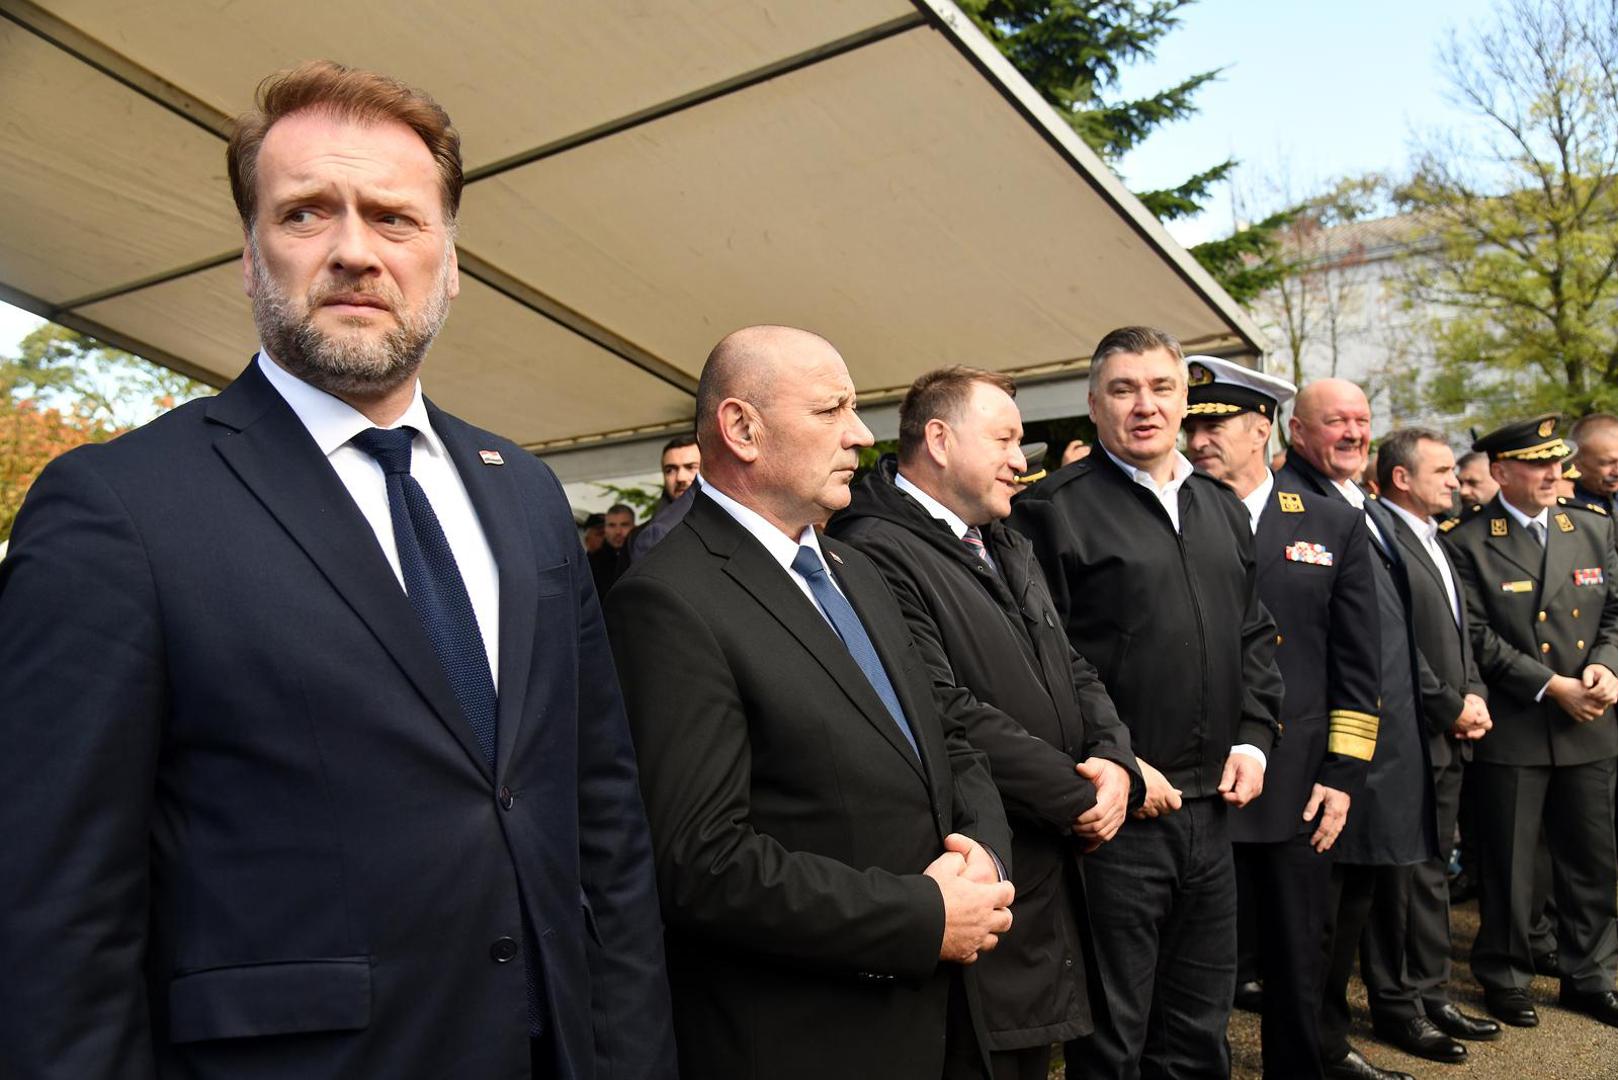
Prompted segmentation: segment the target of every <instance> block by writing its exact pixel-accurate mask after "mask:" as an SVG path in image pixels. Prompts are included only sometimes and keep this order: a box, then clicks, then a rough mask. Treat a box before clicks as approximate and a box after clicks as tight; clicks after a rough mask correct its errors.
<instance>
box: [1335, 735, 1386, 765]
mask: <svg viewBox="0 0 1618 1080" xmlns="http://www.w3.org/2000/svg"><path fill="white" fill-rule="evenodd" d="M1326 750H1327V752H1328V753H1333V754H1341V755H1343V756H1344V757H1351V758H1358V759H1359V760H1360V761H1370V760H1371V757H1372V755H1373V754H1375V753H1376V740H1375V739H1367V738H1365V737H1364V736H1361V735H1350V734H1348V732H1346V731H1333V732H1332V733H1331V734H1330V735H1328V736H1326Z"/></svg>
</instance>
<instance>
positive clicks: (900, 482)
mask: <svg viewBox="0 0 1618 1080" xmlns="http://www.w3.org/2000/svg"><path fill="white" fill-rule="evenodd" d="M893 483H894V486H895V487H897V488H899V490H901V491H906V492H909V493H910V497H911V498H913V499H915V500H916V501H917V502H919V503H921V508H922V509H923V510H925V511H927V512H928V513H929V514H931V515H932V516H933V517H935V518H937V519H938V520H939V521H942V522H943V523H944V524H945V525H948V526H949V530H950V532H952V533H954V534H955V539H957V540H962V539H964V538H965V536H966V529H967V525H966V521H965V520H964V519H963V518H962V517H961V515H959V514H957V513H956V512H955V511H953V510H951V509H950V508H949V507H947V506H945V505H944V504H943V503H941V502H939V501H938V500H937V499H935V498H933V497H932V496H931V495H929V494H927V493H926V492H925V491H923V490H921V488H919V487H917V486H916V485H915V484H912V483H911V482H910V481H909V480H908V479H907V478H906V477H905V474H904V473H902V472H901V473H895V474H894V477H893Z"/></svg>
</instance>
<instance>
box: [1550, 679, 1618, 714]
mask: <svg viewBox="0 0 1618 1080" xmlns="http://www.w3.org/2000/svg"><path fill="white" fill-rule="evenodd" d="M1545 693H1546V694H1548V695H1549V696H1550V698H1551V700H1552V701H1554V702H1556V704H1558V705H1560V706H1561V707H1562V711H1563V712H1565V713H1567V714H1568V715H1569V716H1571V717H1573V719H1575V720H1577V721H1579V722H1580V723H1581V724H1582V723H1587V722H1588V721H1591V720H1594V719H1596V718H1597V717H1599V716H1600V715H1601V714H1602V713H1604V712H1606V711H1607V710H1608V709H1609V708H1611V707H1612V706H1613V704H1614V703H1615V702H1618V675H1614V674H1613V673H1612V672H1611V671H1610V670H1608V668H1607V666H1606V665H1605V664H1589V665H1587V666H1586V667H1585V669H1584V674H1583V675H1582V676H1580V677H1579V678H1577V679H1575V678H1573V677H1572V676H1571V675H1552V676H1551V681H1550V682H1549V683H1547V684H1546V686H1545Z"/></svg>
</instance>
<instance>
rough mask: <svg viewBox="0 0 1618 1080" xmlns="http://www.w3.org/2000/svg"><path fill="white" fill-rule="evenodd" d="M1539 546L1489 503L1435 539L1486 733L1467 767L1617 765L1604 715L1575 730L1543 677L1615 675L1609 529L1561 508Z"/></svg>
mask: <svg viewBox="0 0 1618 1080" xmlns="http://www.w3.org/2000/svg"><path fill="white" fill-rule="evenodd" d="M1547 520H1548V523H1549V528H1548V530H1547V535H1546V541H1545V546H1544V547H1543V548H1542V547H1540V545H1539V542H1538V541H1537V540H1535V539H1534V538H1533V537H1532V535H1530V534H1529V532H1528V531H1527V530H1526V529H1524V528H1522V527H1521V526H1520V525H1518V524H1517V521H1516V519H1515V518H1513V517H1512V516H1511V514H1510V513H1508V512H1507V510H1506V508H1505V507H1504V506H1503V505H1502V503H1501V497H1500V496H1499V495H1496V496H1495V497H1494V501H1493V502H1490V503H1489V504H1488V505H1487V506H1485V507H1484V508H1483V511H1482V512H1481V513H1478V514H1475V515H1473V516H1472V517H1470V518H1468V519H1467V520H1466V521H1464V522H1462V523H1461V524H1460V525H1458V526H1457V527H1456V528H1454V529H1451V530H1450V531H1449V532H1448V533H1446V534H1445V540H1446V541H1447V542H1448V543H1449V545H1450V550H1451V552H1452V553H1453V554H1454V555H1455V566H1456V569H1458V570H1459V571H1460V574H1461V581H1462V582H1464V584H1465V590H1466V603H1467V609H1468V610H1467V618H1468V620H1469V622H1468V628H1469V629H1470V630H1471V633H1472V645H1473V648H1474V650H1475V651H1476V655H1477V663H1478V669H1479V671H1481V672H1482V674H1483V678H1484V680H1485V681H1486V682H1487V683H1488V685H1489V717H1490V719H1491V720H1493V721H1494V727H1493V728H1491V729H1490V730H1489V733H1488V734H1487V735H1485V736H1484V737H1483V738H1481V739H1479V740H1478V742H1477V750H1476V753H1477V760H1479V761H1486V762H1489V763H1491V764H1496V765H1580V764H1585V763H1587V762H1591V761H1600V760H1602V759H1604V758H1610V757H1614V756H1618V719H1615V718H1614V713H1613V710H1612V709H1608V710H1607V711H1606V712H1605V713H1603V714H1601V715H1600V716H1599V717H1597V718H1596V719H1594V720H1591V721H1589V722H1587V723H1580V722H1578V721H1576V720H1574V719H1573V717H1571V716H1569V715H1568V714H1567V713H1565V712H1563V711H1562V707H1561V706H1559V705H1557V704H1556V702H1554V701H1552V700H1551V698H1550V695H1548V694H1547V695H1546V696H1545V697H1544V698H1543V699H1541V700H1538V701H1536V700H1535V695H1537V694H1538V693H1539V692H1540V690H1541V689H1542V688H1543V687H1544V686H1545V684H1546V682H1548V681H1549V680H1550V677H1551V675H1553V674H1558V675H1571V676H1575V677H1576V676H1578V675H1580V674H1581V673H1582V672H1583V671H1584V668H1585V666H1586V665H1588V664H1604V665H1606V666H1607V667H1608V668H1609V669H1611V670H1613V671H1618V555H1614V552H1613V541H1612V528H1613V524H1612V519H1611V518H1609V517H1607V516H1606V515H1605V514H1602V513H1600V512H1598V511H1595V510H1591V509H1588V508H1586V507H1584V506H1582V505H1577V504H1574V503H1572V502H1570V501H1568V500H1561V502H1560V505H1558V506H1555V507H1552V508H1551V513H1550V515H1549V517H1548V519H1547Z"/></svg>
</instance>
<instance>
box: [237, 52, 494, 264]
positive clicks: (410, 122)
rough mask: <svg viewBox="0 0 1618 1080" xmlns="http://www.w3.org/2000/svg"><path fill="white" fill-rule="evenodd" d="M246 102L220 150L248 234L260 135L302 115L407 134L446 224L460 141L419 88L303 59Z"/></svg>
mask: <svg viewBox="0 0 1618 1080" xmlns="http://www.w3.org/2000/svg"><path fill="white" fill-rule="evenodd" d="M254 101H255V107H254V108H253V109H252V110H251V111H249V112H245V113H243V114H242V115H240V116H238V117H237V118H236V121H235V125H234V127H233V128H232V130H231V133H230V142H229V144H228V145H227V146H226V148H225V164H226V167H227V168H228V169H229V171H230V193H231V195H232V197H234V198H235V200H236V212H237V213H238V214H240V215H241V219H242V227H243V228H245V229H246V230H247V231H248V232H249V233H251V232H252V231H253V218H254V216H255V215H256V214H257V212H258V186H257V179H258V175H257V174H258V152H259V149H260V148H261V147H262V146H263V144H264V136H265V135H267V134H268V133H269V130H270V128H271V127H273V126H274V125H275V123H276V122H277V121H278V120H283V119H285V118H286V117H288V116H292V115H294V114H295V113H301V112H309V111H318V112H323V113H326V114H328V115H330V116H333V117H336V118H338V119H343V120H352V121H357V122H360V123H380V122H384V121H394V122H397V123H400V124H403V125H404V126H405V127H408V128H409V129H410V130H411V131H414V132H415V133H416V134H417V135H419V136H420V137H421V141H422V142H424V143H426V144H427V149H428V151H429V152H430V153H431V154H432V155H433V161H434V163H435V164H436V165H437V166H438V179H439V186H440V187H441V188H442V193H443V198H444V218H445V220H446V221H448V222H449V223H451V224H453V223H454V221H455V215H456V214H458V213H460V209H461V185H462V182H463V178H462V174H461V136H460V133H459V132H457V131H456V130H455V125H454V124H452V123H450V119H449V114H448V113H446V112H445V111H444V110H443V108H442V107H440V106H439V104H438V102H436V101H434V100H433V99H432V98H431V97H429V96H428V95H427V94H425V93H423V92H422V91H420V90H417V89H414V88H413V87H410V86H406V85H405V84H404V83H402V82H400V81H398V80H397V79H391V78H389V77H388V76H386V75H378V74H377V73H376V72H373V71H362V70H360V69H358V68H351V67H345V66H344V65H342V64H339V63H336V62H334V61H331V60H308V61H305V62H304V63H302V64H299V65H298V66H297V67H295V68H289V69H288V70H286V71H278V72H276V73H275V74H274V75H271V76H269V77H268V78H266V79H265V80H264V81H263V82H261V83H259V84H258V92H257V94H256V95H255V98H254Z"/></svg>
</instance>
